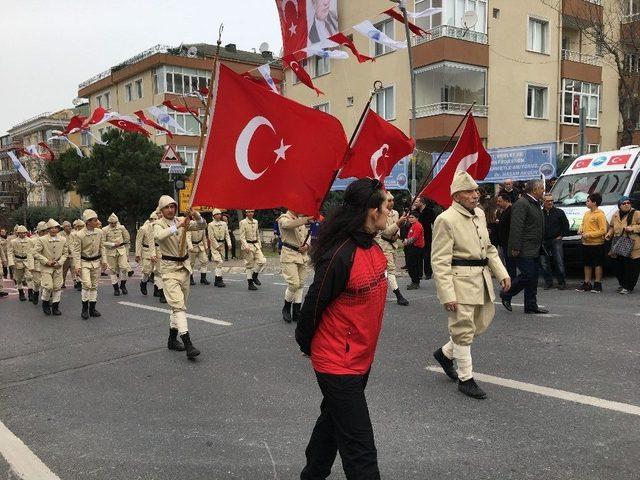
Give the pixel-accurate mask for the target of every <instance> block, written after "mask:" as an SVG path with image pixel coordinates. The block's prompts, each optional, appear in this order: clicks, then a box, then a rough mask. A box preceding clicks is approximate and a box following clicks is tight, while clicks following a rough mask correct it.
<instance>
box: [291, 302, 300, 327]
mask: <svg viewBox="0 0 640 480" xmlns="http://www.w3.org/2000/svg"><path fill="white" fill-rule="evenodd" d="M301 308H302V304H301V303H294V304H293V314H292V315H291V319H292V320H293V321H294V322H297V321H298V319H299V318H300V309H301Z"/></svg>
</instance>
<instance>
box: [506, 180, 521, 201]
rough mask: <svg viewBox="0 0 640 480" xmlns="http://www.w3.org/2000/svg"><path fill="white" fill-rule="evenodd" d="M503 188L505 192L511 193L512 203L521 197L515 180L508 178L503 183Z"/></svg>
mask: <svg viewBox="0 0 640 480" xmlns="http://www.w3.org/2000/svg"><path fill="white" fill-rule="evenodd" d="M502 189H503V190H502V191H503V192H505V193H506V194H507V195H509V198H510V199H511V203H512V204H513V203H516V200H518V198H519V197H520V192H519V191H518V190H516V189H515V188H513V180H512V179H510V178H507V179H506V180H505V181H504V183H503V184H502Z"/></svg>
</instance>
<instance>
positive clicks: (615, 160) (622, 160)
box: [607, 153, 631, 165]
mask: <svg viewBox="0 0 640 480" xmlns="http://www.w3.org/2000/svg"><path fill="white" fill-rule="evenodd" d="M630 158H631V154H629V153H627V154H625V155H613V156H612V157H611V158H610V159H609V161H608V162H607V165H626V164H627V162H628V161H629V159H630Z"/></svg>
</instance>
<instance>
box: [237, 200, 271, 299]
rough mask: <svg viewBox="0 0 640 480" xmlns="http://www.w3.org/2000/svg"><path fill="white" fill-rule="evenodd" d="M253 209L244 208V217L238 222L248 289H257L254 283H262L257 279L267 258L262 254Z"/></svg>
mask: <svg viewBox="0 0 640 480" xmlns="http://www.w3.org/2000/svg"><path fill="white" fill-rule="evenodd" d="M254 214H255V210H246V215H247V216H246V218H244V219H243V220H242V221H241V222H240V246H241V248H242V252H243V253H244V268H245V271H246V272H247V283H248V284H249V290H258V287H256V285H258V286H260V285H262V283H261V282H260V280H258V274H259V273H260V272H261V271H262V268H263V267H264V265H265V263H267V259H266V258H264V255H263V254H262V242H261V240H260V231H259V230H258V221H257V220H256V219H254V218H253V215H254Z"/></svg>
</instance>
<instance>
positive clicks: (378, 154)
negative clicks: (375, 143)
mask: <svg viewBox="0 0 640 480" xmlns="http://www.w3.org/2000/svg"><path fill="white" fill-rule="evenodd" d="M388 151H389V145H387V144H386V143H385V144H384V145H382V147H380V149H379V150H376V151H375V152H373V155H371V171H372V172H373V178H375V179H376V180H380V175H378V161H379V160H380V159H381V158H383V157H386V156H387V152H388Z"/></svg>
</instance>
